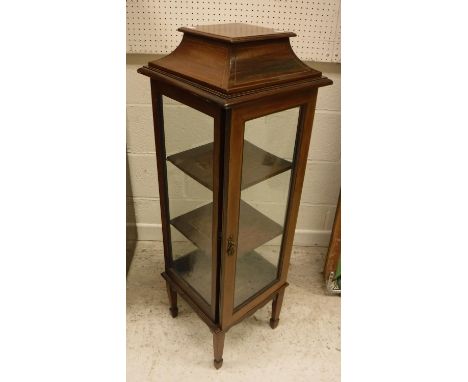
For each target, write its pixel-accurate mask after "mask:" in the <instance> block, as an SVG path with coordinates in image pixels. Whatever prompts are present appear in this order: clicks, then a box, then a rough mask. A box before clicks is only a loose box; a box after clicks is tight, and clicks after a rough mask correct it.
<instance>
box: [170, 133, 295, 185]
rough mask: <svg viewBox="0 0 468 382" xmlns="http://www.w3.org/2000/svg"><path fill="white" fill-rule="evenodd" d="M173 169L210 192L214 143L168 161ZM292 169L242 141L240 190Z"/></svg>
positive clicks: (180, 154)
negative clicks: (242, 155)
mask: <svg viewBox="0 0 468 382" xmlns="http://www.w3.org/2000/svg"><path fill="white" fill-rule="evenodd" d="M167 160H168V161H169V162H171V163H172V164H174V166H176V167H178V168H179V169H181V170H182V171H183V172H185V173H186V174H187V175H189V176H190V177H192V178H193V179H195V180H196V181H197V182H200V183H201V184H203V185H204V186H205V187H207V188H209V189H210V190H213V170H212V169H213V143H208V144H206V145H203V146H199V147H195V148H193V149H190V150H187V151H183V152H180V153H177V154H174V155H170V156H168V157H167ZM290 168H291V162H289V161H287V160H285V159H282V158H279V157H277V156H275V155H273V154H271V153H269V152H267V151H265V150H263V149H261V148H260V147H257V146H255V145H254V144H252V143H250V142H248V141H244V161H243V165H242V185H241V189H242V190H243V189H245V188H247V187H251V186H253V185H255V184H257V183H260V182H262V181H264V180H266V179H268V178H271V177H272V176H275V175H278V174H281V173H282V172H284V171H287V170H289V169H290Z"/></svg>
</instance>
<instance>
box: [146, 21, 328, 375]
mask: <svg viewBox="0 0 468 382" xmlns="http://www.w3.org/2000/svg"><path fill="white" fill-rule="evenodd" d="M179 31H181V32H183V38H182V41H181V43H180V45H179V46H178V47H177V48H176V49H175V50H174V51H173V52H172V53H171V54H169V55H167V56H165V57H163V58H161V59H158V60H155V61H152V62H150V63H149V64H148V65H147V66H144V67H142V68H140V69H139V70H138V71H139V73H141V74H144V75H146V76H148V77H149V78H150V81H151V97H152V106H153V116H154V132H155V143H156V158H157V170H158V184H159V198H160V208H161V221H162V233H163V241H164V260H165V270H164V272H163V273H162V276H163V277H164V279H165V280H166V286H167V293H168V297H169V304H170V312H171V315H172V317H176V316H177V313H178V308H177V297H178V296H180V297H182V298H184V299H185V300H186V301H187V303H188V304H189V305H190V306H191V307H192V308H193V309H194V311H195V312H196V313H197V314H198V316H199V317H200V318H201V319H202V320H203V321H204V322H205V323H206V324H207V325H208V327H209V328H210V329H211V331H212V333H213V347H214V365H215V367H216V368H219V367H221V365H222V362H223V358H222V354H223V346H224V336H225V333H226V332H227V331H228V330H229V328H231V327H232V326H233V325H235V324H237V323H239V322H240V321H242V320H243V319H244V318H246V317H248V316H249V315H251V314H253V313H254V312H255V311H256V310H257V309H259V308H260V307H262V306H264V305H265V304H266V303H268V302H269V301H272V304H273V305H272V315H271V319H270V325H271V327H272V328H273V329H274V328H276V326H277V325H278V322H279V316H280V310H281V305H282V302H283V296H284V291H285V288H286V286H287V285H288V283H287V274H288V267H289V260H290V256H291V249H292V245H293V239H294V231H295V226H296V220H297V215H298V210H299V203H300V198H301V189H302V184H303V180H304V171H305V167H306V164H307V155H308V149H309V143H310V138H311V132H312V122H313V118H314V111H315V103H316V99H317V90H318V88H319V87H321V86H326V85H330V84H331V83H332V82H331V81H330V80H329V79H328V78H326V77H323V76H322V74H321V72H319V71H317V70H314V69H312V68H310V67H309V66H307V65H305V64H304V63H302V62H301V61H300V60H299V59H298V58H297V56H296V55H295V54H294V52H293V50H292V48H291V45H290V41H289V38H290V37H294V36H295V34H294V33H292V32H280V31H276V30H274V29H270V28H264V27H258V26H252V25H245V24H220V25H204V26H197V27H194V28H185V27H184V28H180V29H179ZM246 340H248V339H246Z"/></svg>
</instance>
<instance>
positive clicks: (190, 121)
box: [155, 96, 220, 321]
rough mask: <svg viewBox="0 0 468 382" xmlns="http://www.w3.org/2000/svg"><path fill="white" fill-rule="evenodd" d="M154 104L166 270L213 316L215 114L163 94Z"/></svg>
mask: <svg viewBox="0 0 468 382" xmlns="http://www.w3.org/2000/svg"><path fill="white" fill-rule="evenodd" d="M159 104H160V107H159V113H160V114H161V116H160V118H159V120H158V123H156V124H155V125H156V126H158V127H159V128H157V129H156V142H157V146H158V143H159V147H157V149H158V150H157V151H158V172H161V171H162V172H163V174H158V175H159V182H160V186H159V187H160V196H161V215H162V225H163V234H164V244H165V260H166V273H168V274H169V275H170V277H172V278H173V279H174V280H176V282H177V283H178V284H179V286H180V287H181V288H182V289H184V291H185V293H186V294H187V295H188V297H189V298H190V299H191V300H193V301H194V302H195V303H196V305H198V306H199V307H200V309H202V310H203V312H204V313H205V314H206V315H207V316H208V317H210V318H211V319H212V320H213V321H214V320H215V315H216V306H217V303H216V302H217V300H216V276H215V275H216V268H217V257H216V254H217V245H218V235H217V231H218V217H217V214H218V201H217V198H216V197H215V195H217V194H218V191H217V190H218V187H219V178H220V176H219V165H218V162H219V159H218V158H219V144H220V139H219V126H218V125H219V118H218V117H217V115H216V114H214V115H209V114H206V110H205V112H202V111H201V110H197V109H196V108H194V107H190V106H189V105H187V104H183V103H181V102H177V101H176V100H174V99H172V98H170V97H167V96H160V97H159ZM192 106H195V107H196V106H197V105H192ZM161 120H163V121H161ZM215 127H217V128H215ZM164 178H165V179H166V180H167V181H166V182H165V181H164ZM164 186H166V189H165V190H164ZM161 187H162V188H163V189H161ZM164 194H166V197H164Z"/></svg>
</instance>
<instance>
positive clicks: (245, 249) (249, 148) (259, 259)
mask: <svg viewBox="0 0 468 382" xmlns="http://www.w3.org/2000/svg"><path fill="white" fill-rule="evenodd" d="M298 116H299V108H294V109H290V110H285V111H282V112H279V113H274V114H271V115H268V116H266V117H262V118H258V119H254V120H251V121H248V122H247V123H246V124H245V133H244V152H243V163H242V185H241V190H242V191H241V202H240V215H239V236H238V243H239V244H238V246H237V265H236V281H235V290H234V306H235V307H237V306H238V305H240V304H242V303H243V302H245V301H246V300H247V299H249V298H250V297H252V296H254V295H255V294H257V293H258V292H260V291H261V290H262V289H264V288H265V287H267V286H268V285H269V284H271V283H272V282H274V281H275V280H276V278H277V273H278V261H279V254H280V248H281V240H282V237H283V228H284V220H285V217H286V208H287V199H288V191H289V183H290V178H291V169H292V160H293V156H294V146H295V139H296V129H297V121H298Z"/></svg>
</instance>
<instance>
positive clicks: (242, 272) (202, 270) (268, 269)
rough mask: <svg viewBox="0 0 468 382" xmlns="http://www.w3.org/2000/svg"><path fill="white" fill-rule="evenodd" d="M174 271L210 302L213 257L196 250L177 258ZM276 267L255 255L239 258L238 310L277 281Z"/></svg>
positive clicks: (236, 291)
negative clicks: (239, 306) (245, 302)
mask: <svg viewBox="0 0 468 382" xmlns="http://www.w3.org/2000/svg"><path fill="white" fill-rule="evenodd" d="M173 269H174V270H175V272H176V273H177V274H179V275H180V276H181V277H183V279H184V280H186V281H187V282H188V283H189V284H190V285H191V286H192V287H193V288H194V289H195V290H196V291H197V292H198V294H200V295H201V296H202V297H203V298H204V299H205V300H206V301H211V285H210V282H211V257H210V256H208V255H207V254H206V253H204V252H203V251H201V250H195V251H192V252H190V253H188V254H187V255H185V256H183V257H180V258H178V259H177V260H176V261H174V263H173ZM276 276H277V269H276V267H275V266H274V265H273V264H271V263H270V262H268V261H267V260H265V258H264V257H262V256H261V255H260V254H258V253H257V252H255V251H251V252H249V253H248V256H243V257H242V258H238V261H237V267H236V285H237V286H238V287H237V288H236V290H235V294H234V305H235V306H237V305H239V304H241V303H242V302H244V301H245V300H247V299H248V298H249V297H251V296H252V295H253V294H255V293H256V292H257V291H259V290H261V289H262V288H264V287H265V286H266V285H268V284H270V283H271V282H273V281H274V280H275V279H276Z"/></svg>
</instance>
